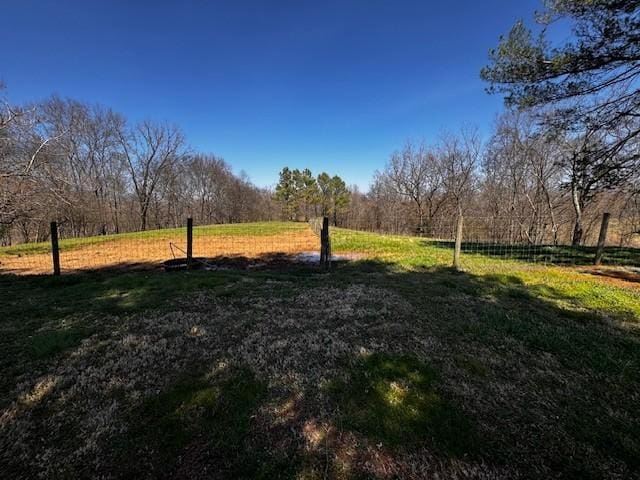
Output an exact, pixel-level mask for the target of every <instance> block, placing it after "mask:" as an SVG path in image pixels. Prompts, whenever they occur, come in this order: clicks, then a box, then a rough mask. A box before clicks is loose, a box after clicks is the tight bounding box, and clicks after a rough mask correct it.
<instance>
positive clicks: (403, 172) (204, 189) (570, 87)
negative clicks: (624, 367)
mask: <svg viewBox="0 0 640 480" xmlns="http://www.w3.org/2000/svg"><path fill="white" fill-rule="evenodd" d="M536 21H537V22H538V24H540V27H541V30H540V32H534V31H532V30H531V29H529V28H527V27H526V26H525V24H524V23H523V22H521V21H520V22H517V23H516V24H515V25H514V26H513V28H512V29H511V31H510V32H509V33H508V34H507V35H504V36H503V37H500V40H499V43H498V46H497V47H496V48H495V49H493V50H492V51H491V52H490V55H489V58H490V62H489V64H488V65H487V66H486V67H485V68H484V69H483V70H482V72H481V74H480V75H481V78H482V79H484V80H485V81H486V82H487V84H488V91H489V93H493V94H500V95H503V96H504V98H505V104H506V107H505V110H504V111H503V112H502V113H501V114H500V115H499V117H498V118H497V119H496V121H495V125H494V127H493V131H492V133H491V135H490V138H489V139H488V140H487V141H485V142H483V141H481V138H480V136H479V134H478V132H477V131H476V130H474V129H473V128H463V129H461V130H460V131H458V132H444V133H442V134H441V135H440V136H439V138H437V139H436V140H435V141H433V142H430V143H426V142H415V141H408V142H406V144H405V145H404V146H403V147H402V148H400V149H399V150H398V151H396V152H394V153H392V154H391V156H390V157H389V160H388V162H387V164H386V165H385V167H384V168H383V169H381V170H380V171H377V172H376V173H375V175H374V178H373V180H372V182H371V185H370V188H369V191H367V192H364V193H363V192H360V191H359V190H358V188H357V187H356V186H351V187H347V185H346V184H345V182H344V181H343V180H342V179H341V178H340V177H339V176H337V175H333V176H332V175H329V174H327V173H321V174H319V175H317V176H314V175H313V174H312V173H311V171H310V170H309V169H304V170H298V169H293V170H292V169H290V168H288V167H285V168H283V169H282V170H281V172H280V175H279V181H278V184H277V186H276V187H275V189H274V190H273V191H272V190H270V189H265V188H258V187H256V186H255V185H253V184H252V183H251V182H250V181H249V179H248V177H247V176H246V175H245V174H240V175H235V174H233V172H232V170H231V167H230V166H229V165H228V164H227V163H226V162H225V161H224V160H223V159H221V158H218V157H216V156H215V155H213V154H203V153H198V152H194V151H193V150H192V149H191V148H189V146H188V144H187V142H186V139H185V137H184V134H183V133H182V131H181V130H180V129H179V128H177V127H175V126H172V125H169V124H164V123H156V122H150V121H145V122H141V123H137V124H133V123H131V122H129V121H128V120H127V119H126V118H125V117H124V116H123V115H121V114H119V113H117V112H114V111H112V110H111V109H109V108H106V107H101V106H95V105H89V104H86V103H82V102H78V101H75V100H68V99H60V98H57V97H52V98H50V99H47V100H45V101H42V102H38V103H34V104H29V105H21V106H16V105H10V104H9V102H8V101H6V100H5V101H4V102H3V105H4V107H3V109H2V111H0V242H2V243H3V244H7V243H12V242H19V241H34V240H42V239H45V238H46V236H47V234H48V222H49V221H50V220H51V219H56V220H58V221H59V223H60V229H61V232H62V235H63V236H84V235H95V234H107V233H119V232H125V231H131V230H139V229H142V230H144V229H147V228H163V227H172V226H178V225H181V224H182V223H183V221H184V219H185V218H186V217H188V216H192V217H194V220H195V221H196V222H197V223H200V224H210V223H230V222H244V221H253V220H273V219H284V220H298V221H304V220H308V219H310V218H312V217H315V216H329V217H331V219H332V223H333V224H334V225H339V226H346V227H352V228H360V229H369V230H377V231H385V232H396V233H418V234H423V235H434V236H435V235H442V234H446V230H447V229H450V227H451V225H452V223H453V222H454V221H455V218H456V217H457V216H458V215H463V216H464V217H465V218H466V219H467V220H466V222H467V224H468V225H469V223H470V222H471V223H473V222H475V226H471V227H472V228H469V229H468V231H470V232H474V231H475V235H477V237H478V239H484V240H493V241H497V242H504V243H513V242H518V243H522V242H524V243H532V244H540V243H549V244H565V243H571V244H573V245H581V244H585V243H592V242H593V241H594V239H595V236H597V230H598V224H599V221H600V217H601V214H602V213H603V212H604V211H608V212H610V213H612V214H613V216H614V219H615V220H616V222H615V224H614V228H613V231H614V233H615V238H616V241H618V242H619V243H620V244H621V245H627V244H635V245H638V244H640V83H639V82H640V41H638V39H639V38H640V4H639V3H638V2H637V1H635V0H619V1H615V2H612V1H609V0H593V1H589V2H585V1H583V0H548V1H545V2H544V9H543V10H542V11H541V12H539V13H538V14H537V16H536ZM558 21H561V22H564V24H567V25H570V27H571V36H570V38H569V39H568V40H567V41H566V42H565V43H564V44H560V45H557V44H553V42H551V41H550V40H549V39H548V38H547V36H546V32H547V29H548V28H552V27H553V25H554V23H555V22H558ZM2 92H5V90H4V89H1V88H0V93H2Z"/></svg>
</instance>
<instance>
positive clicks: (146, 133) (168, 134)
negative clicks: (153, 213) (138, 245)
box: [118, 121, 185, 230]
mask: <svg viewBox="0 0 640 480" xmlns="http://www.w3.org/2000/svg"><path fill="white" fill-rule="evenodd" d="M118 137H119V140H120V145H121V147H122V152H123V154H124V158H125V161H126V165H127V168H128V172H129V174H130V179H131V182H132V184H133V188H134V191H135V195H136V199H137V202H138V208H139V216H140V229H141V230H146V228H147V217H148V213H149V207H150V205H151V200H152V198H153V194H154V193H155V190H156V188H157V186H158V182H159V181H160V179H161V178H162V176H163V174H164V173H166V172H167V170H169V169H171V168H172V167H173V166H174V165H175V164H176V163H177V162H179V161H180V160H181V159H182V158H183V157H184V154H185V141H184V137H183V135H182V132H181V131H180V130H179V129H177V128H176V127H172V126H168V125H160V124H154V123H152V122H149V121H146V122H143V123H141V124H139V125H137V126H136V127H134V128H133V129H132V130H131V131H127V130H126V125H125V124H122V125H120V128H119V129H118Z"/></svg>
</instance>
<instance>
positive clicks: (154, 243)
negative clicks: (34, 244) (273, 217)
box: [0, 229, 320, 275]
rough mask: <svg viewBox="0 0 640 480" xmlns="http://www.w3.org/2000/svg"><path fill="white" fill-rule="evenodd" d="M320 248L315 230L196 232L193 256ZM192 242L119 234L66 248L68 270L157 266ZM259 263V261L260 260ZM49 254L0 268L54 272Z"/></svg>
mask: <svg viewBox="0 0 640 480" xmlns="http://www.w3.org/2000/svg"><path fill="white" fill-rule="evenodd" d="M319 248H320V240H319V238H318V237H317V236H316V235H315V234H314V233H313V232H312V231H311V229H307V230H302V231H298V230H296V231H290V232H286V233H280V234H275V235H260V236H249V235H246V236H244V235H229V236H222V235H215V236H214V235H211V236H205V235H195V236H194V240H193V255H194V256H195V257H201V258H214V257H217V258H246V259H253V260H250V261H254V260H255V259H259V258H260V257H264V256H267V255H272V256H277V255H281V256H286V255H292V254H299V253H303V252H313V251H315V250H318V249H319ZM184 250H186V241H185V239H184V238H183V237H182V236H175V237H172V236H167V237H155V238H145V239H118V240H113V241H109V242H100V243H88V244H87V245H81V246H79V247H76V248H74V249H72V250H68V251H62V252H60V266H61V269H62V271H63V272H73V271H82V270H98V269H105V268H107V269H109V268H111V269H113V268H127V269H132V268H134V269H155V268H161V267H162V263H163V262H165V261H166V260H167V259H170V258H172V257H174V256H175V257H182V256H184V253H183V252H184ZM255 261H256V262H257V260H255ZM52 268H53V267H52V259H51V255H50V254H49V253H38V254H33V255H22V256H5V257H2V258H0V273H15V274H27V275H34V274H36V275H37V274H48V273H51V271H52Z"/></svg>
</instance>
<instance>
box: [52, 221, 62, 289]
mask: <svg viewBox="0 0 640 480" xmlns="http://www.w3.org/2000/svg"><path fill="white" fill-rule="evenodd" d="M51 257H52V258H53V274H54V275H56V276H57V275H60V249H59V247H58V224H57V223H56V222H51Z"/></svg>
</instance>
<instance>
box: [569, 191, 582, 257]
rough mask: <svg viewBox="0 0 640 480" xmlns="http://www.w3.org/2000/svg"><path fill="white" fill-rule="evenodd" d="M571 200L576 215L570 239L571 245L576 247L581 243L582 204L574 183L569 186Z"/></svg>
mask: <svg viewBox="0 0 640 480" xmlns="http://www.w3.org/2000/svg"><path fill="white" fill-rule="evenodd" d="M571 200H572V202H573V209H574V211H575V214H576V218H575V223H574V224H573V238H572V239H571V245H573V246H577V245H580V244H581V243H582V234H583V228H582V202H581V201H580V194H579V192H578V187H577V185H576V184H575V183H574V184H573V185H572V186H571Z"/></svg>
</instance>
